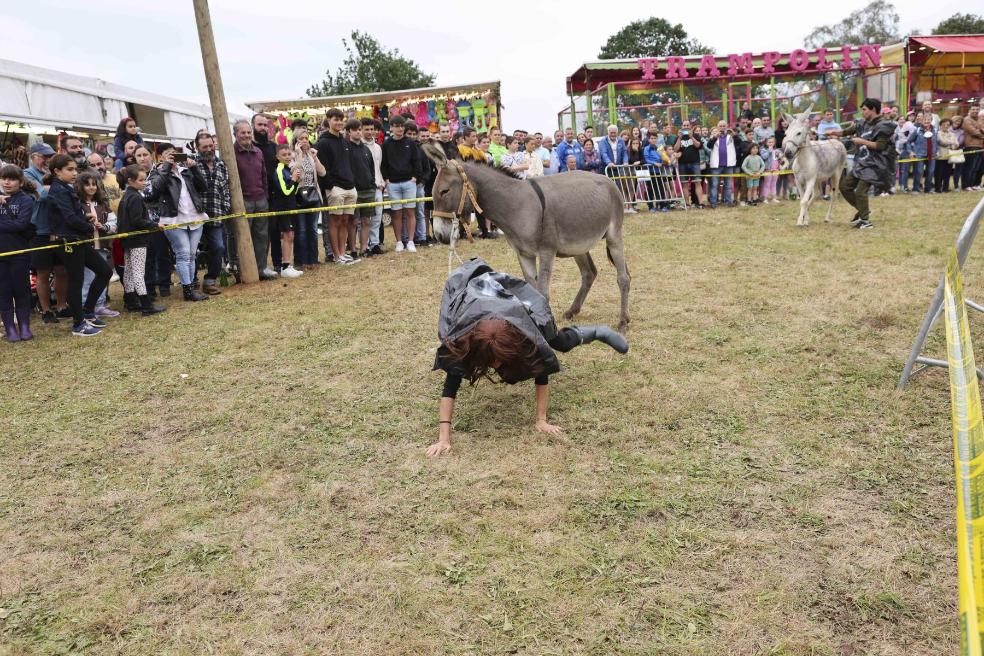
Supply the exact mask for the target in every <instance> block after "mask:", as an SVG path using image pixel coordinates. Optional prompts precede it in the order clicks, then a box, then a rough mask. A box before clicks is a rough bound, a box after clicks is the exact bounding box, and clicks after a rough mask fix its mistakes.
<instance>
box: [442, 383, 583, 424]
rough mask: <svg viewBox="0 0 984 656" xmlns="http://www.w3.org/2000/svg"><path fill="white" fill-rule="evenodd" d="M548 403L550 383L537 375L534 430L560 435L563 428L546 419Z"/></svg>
mask: <svg viewBox="0 0 984 656" xmlns="http://www.w3.org/2000/svg"><path fill="white" fill-rule="evenodd" d="M442 400H443V399H442ZM549 404H550V383H549V381H548V379H547V377H546V376H542V377H538V378H537V379H536V430H537V432H539V433H550V434H551V435H560V434H561V433H563V432H564V429H563V428H561V427H560V426H554V425H553V424H551V423H550V422H548V421H547V406H548V405H549Z"/></svg>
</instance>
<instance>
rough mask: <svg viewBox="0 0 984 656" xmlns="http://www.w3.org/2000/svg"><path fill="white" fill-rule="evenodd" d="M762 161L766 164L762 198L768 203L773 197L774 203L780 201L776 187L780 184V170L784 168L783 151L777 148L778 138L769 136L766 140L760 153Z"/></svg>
mask: <svg viewBox="0 0 984 656" xmlns="http://www.w3.org/2000/svg"><path fill="white" fill-rule="evenodd" d="M760 155H761V157H762V162H763V163H764V164H765V170H766V175H765V179H764V180H763V182H762V193H761V198H762V200H763V202H765V203H768V202H769V200H770V199H771V200H772V202H773V203H778V202H779V198H778V197H777V195H776V189H777V188H778V185H779V171H780V170H781V169H782V162H783V157H782V151H781V150H779V149H778V148H776V138H775V137H769V138H768V139H766V140H765V148H763V149H762V152H761V153H760Z"/></svg>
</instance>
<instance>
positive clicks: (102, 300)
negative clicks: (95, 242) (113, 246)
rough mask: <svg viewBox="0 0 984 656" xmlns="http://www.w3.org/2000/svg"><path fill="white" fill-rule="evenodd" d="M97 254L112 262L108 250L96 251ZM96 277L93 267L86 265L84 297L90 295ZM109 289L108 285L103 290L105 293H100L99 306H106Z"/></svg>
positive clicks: (83, 283)
mask: <svg viewBox="0 0 984 656" xmlns="http://www.w3.org/2000/svg"><path fill="white" fill-rule="evenodd" d="M96 254H97V255H100V256H102V258H103V259H104V260H106V262H107V263H109V264H112V261H111V260H110V257H111V256H110V254H109V253H107V252H106V251H96ZM95 279H96V274H95V273H94V272H93V271H92V269H90V268H88V267H86V269H85V270H84V271H83V272H82V298H86V297H88V296H89V285H91V284H92V281H93V280H95ZM107 291H108V287H107V289H104V290H103V293H102V294H100V295H99V299H98V300H96V307H97V308H99V307H106V300H107Z"/></svg>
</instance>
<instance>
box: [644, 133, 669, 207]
mask: <svg viewBox="0 0 984 656" xmlns="http://www.w3.org/2000/svg"><path fill="white" fill-rule="evenodd" d="M659 136H660V135H659V134H658V133H657V132H656V131H654V130H650V131H649V133H648V134H647V135H646V141H648V142H649V143H648V144H647V145H646V147H645V148H643V149H642V156H643V159H644V160H645V162H646V167H647V168H648V169H649V179H650V185H651V186H652V193H650V194H649V199H648V205H649V211H650V212H656V211H659V212H669V211H670V208H669V205H668V204H666V203H661V202H659V201H661V200H663V199H664V198H666V195H667V194H666V191H667V186H666V185H668V184H672V183H673V177H672V176H671V175H670V176H664V175H663V172H664V171H665V170H667V169H666V166H667V165H668V164H669V163H670V156H669V153H667V152H666V149H665V148H664V147H663V146H662V145H661V144H660V142H659Z"/></svg>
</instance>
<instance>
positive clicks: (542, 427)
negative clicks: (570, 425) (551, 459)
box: [536, 420, 564, 435]
mask: <svg viewBox="0 0 984 656" xmlns="http://www.w3.org/2000/svg"><path fill="white" fill-rule="evenodd" d="M536 430H537V432H538V433H550V434H551V435H562V434H563V433H564V429H563V428H561V427H560V426H554V425H553V424H551V423H548V422H546V421H544V420H538V421H537V422H536Z"/></svg>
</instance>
